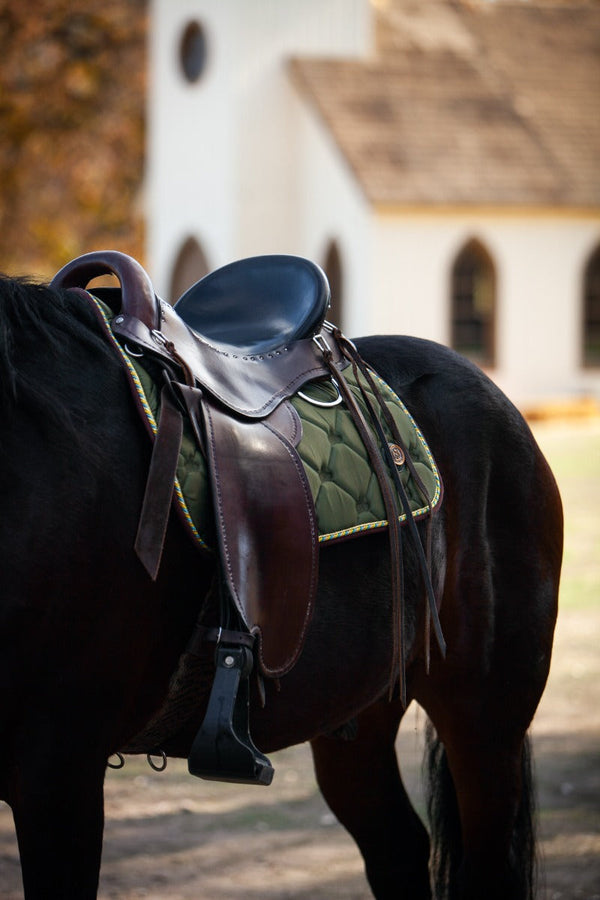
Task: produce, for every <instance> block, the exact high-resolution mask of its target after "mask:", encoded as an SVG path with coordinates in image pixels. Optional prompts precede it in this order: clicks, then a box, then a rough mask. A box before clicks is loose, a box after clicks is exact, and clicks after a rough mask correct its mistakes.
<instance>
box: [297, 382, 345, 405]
mask: <svg viewBox="0 0 600 900" xmlns="http://www.w3.org/2000/svg"><path fill="white" fill-rule="evenodd" d="M331 383H332V385H333V386H334V388H335V389H336V391H337V397H336V398H335V400H315V399H314V397H309V396H308V394H304V393H303V392H302V391H297V392H296V393H297V395H298V397H302V399H303V400H306V402H307V403H312V405H313V406H321V407H323V409H330V408H331V407H332V406H339V404H340V403H341V402H342V395H341V393H340V386H339V384H338V383H337V381H336V380H335V378H332V379H331Z"/></svg>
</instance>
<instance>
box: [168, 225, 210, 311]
mask: <svg viewBox="0 0 600 900" xmlns="http://www.w3.org/2000/svg"><path fill="white" fill-rule="evenodd" d="M208 271H209V269H208V263H207V261H206V256H205V255H204V252H203V250H202V247H201V246H200V244H199V243H198V241H197V240H196V238H193V237H189V238H187V240H186V241H184V243H183V244H182V246H181V249H180V251H179V253H178V254H177V259H176V261H175V265H174V266H173V274H172V276H171V289H170V291H169V300H170V302H171V303H175V301H176V300H179V298H180V297H181V295H182V294H183V293H184V291H187V289H188V288H189V287H191V286H192V285H193V284H195V282H196V281H199V280H200V279H201V278H204V276H205V275H206V274H208Z"/></svg>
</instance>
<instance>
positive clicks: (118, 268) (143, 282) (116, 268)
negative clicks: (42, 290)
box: [50, 250, 160, 330]
mask: <svg viewBox="0 0 600 900" xmlns="http://www.w3.org/2000/svg"><path fill="white" fill-rule="evenodd" d="M100 275H115V276H116V277H117V278H118V279H119V283H120V285H121V312H123V313H125V315H127V316H132V317H133V318H136V319H139V320H140V321H141V322H143V323H144V325H146V326H147V327H148V328H149V329H150V330H153V329H159V328H160V311H159V310H160V308H159V303H158V298H157V297H156V294H155V293H154V287H153V285H152V282H151V281H150V277H149V275H148V273H147V272H146V270H145V269H143V268H142V266H141V265H140V264H139V263H138V262H136V260H135V259H133V257H131V256H128V255H127V254H126V253H121V252H120V251H119V250H96V251H94V252H92V253H84V255H83V256H78V257H77V258H76V259H73V260H71V262H70V263H67V265H66V266H63V268H62V269H61V270H60V271H59V272H57V273H56V275H55V276H54V278H53V279H52V281H51V283H50V285H51V287H53V288H66V289H68V288H84V289H85V288H86V287H87V285H88V284H89V283H90V281H91V280H92V279H93V278H98V277H99V276H100Z"/></svg>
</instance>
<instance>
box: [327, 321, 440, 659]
mask: <svg viewBox="0 0 600 900" xmlns="http://www.w3.org/2000/svg"><path fill="white" fill-rule="evenodd" d="M338 345H339V346H340V349H341V350H342V353H343V354H344V356H345V357H346V358H347V359H348V360H349V361H350V362H351V363H352V366H353V368H354V371H355V373H356V369H357V368H358V369H360V371H361V373H362V375H363V376H364V377H365V379H366V381H367V383H368V384H369V386H370V388H371V390H372V391H373V393H374V395H375V397H376V398H377V401H378V404H379V407H380V409H381V412H382V414H383V417H384V419H385V422H386V425H387V426H388V428H389V430H390V432H391V434H392V437H393V439H394V442H395V443H397V444H398V445H399V447H400V448H401V449H402V451H403V453H404V456H405V460H406V465H407V467H408V469H409V471H410V473H411V475H412V477H413V479H414V481H415V484H416V485H417V487H418V488H419V491H420V492H421V494H422V496H423V499H424V500H425V502H426V503H427V504H428V505H429V506H431V498H430V497H429V495H428V493H427V489H426V487H425V485H424V484H423V482H422V480H421V478H420V476H419V473H418V472H417V470H416V468H415V465H414V463H413V461H412V459H411V457H410V454H409V452H408V448H407V447H405V446H404V444H403V442H402V438H401V436H400V432H399V430H398V428H397V426H396V423H395V421H394V417H393V416H392V414H391V412H390V411H389V409H388V407H387V406H386V404H385V401H384V400H383V397H382V396H381V393H380V391H379V389H378V387H377V384H376V382H375V379H374V378H373V375H372V373H371V371H370V369H369V367H368V366H367V364H366V363H365V361H364V360H363V359H362V357H361V356H360V354H359V353H358V351H357V350H356V348H355V347H354V345H353V344H352V343H351V342H350V341H348V339H347V338H345V337H344V336H343V335H341V341H338ZM357 382H358V383H359V385H360V380H359V379H358V377H357ZM362 394H363V398H364V401H365V403H366V405H367V408H368V409H369V414H370V416H371V418H372V421H373V423H374V425H375V428H376V430H377V433H378V435H379V439H380V441H381V443H382V446H383V452H384V454H385V456H386V459H387V462H388V466H389V469H390V471H391V473H392V479H393V481H394V486H395V487H396V490H397V491H398V496H399V497H400V500H401V503H402V507H403V510H404V512H405V513H406V520H407V525H408V528H409V531H410V533H411V537H412V539H413V543H414V546H415V549H416V551H417V556H418V560H419V566H420V569H421V574H422V576H423V581H424V584H425V590H426V592H427V600H428V603H427V607H426V618H425V641H426V644H425V654H426V666H427V671H429V660H430V646H429V641H430V626H431V622H433V628H434V632H435V637H436V641H437V644H438V647H439V649H440V653H441V654H442V656H443V657H445V656H446V641H445V639H444V635H443V633H442V626H441V623H440V619H439V614H438V609H437V603H436V600H435V592H434V590H433V585H432V583H431V515H430V519H429V522H428V525H427V550H426V551H425V550H424V549H423V544H422V542H421V538H420V536H419V532H418V530H417V526H416V524H415V521H414V519H413V517H412V515H411V510H410V502H409V499H408V496H407V494H406V491H405V489H404V485H403V484H402V481H401V479H400V476H399V474H398V469H397V468H396V466H395V464H394V460H393V458H392V454H391V451H390V447H389V444H388V441H387V438H386V436H385V433H384V431H383V428H382V426H381V422H380V420H379V417H378V416H377V414H376V412H375V410H374V409H373V407H372V405H371V402H370V400H369V397H368V394H367V393H366V392H365V391H363V392H362Z"/></svg>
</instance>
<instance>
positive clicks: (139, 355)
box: [123, 344, 144, 359]
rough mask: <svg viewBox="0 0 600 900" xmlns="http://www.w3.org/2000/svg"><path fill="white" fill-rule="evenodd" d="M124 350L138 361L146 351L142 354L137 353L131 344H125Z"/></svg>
mask: <svg viewBox="0 0 600 900" xmlns="http://www.w3.org/2000/svg"><path fill="white" fill-rule="evenodd" d="M123 349H124V350H125V353H126V354H127V355H128V356H135V358H136V359H138V358H139V357H141V356H143V355H144V351H143V350H142V351H141V352H140V353H136V352H135V350H132V349H131V347H130V346H129V344H123Z"/></svg>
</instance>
